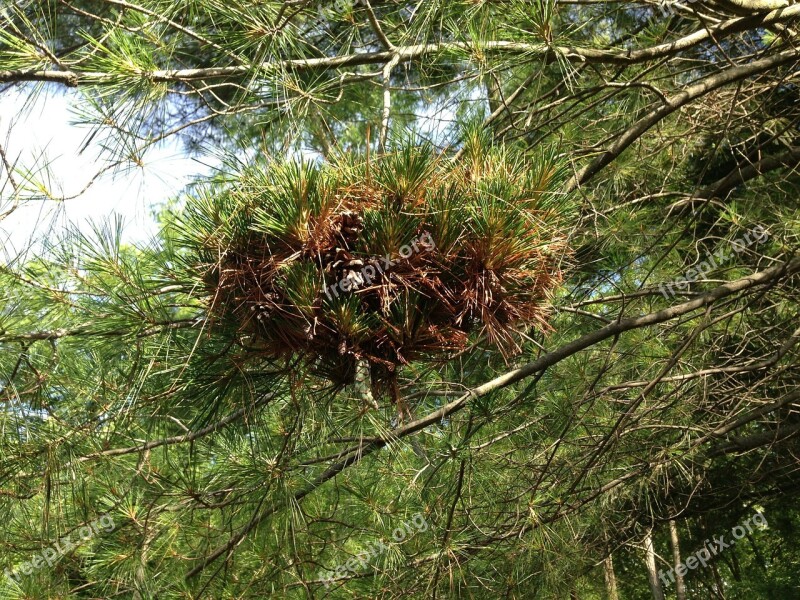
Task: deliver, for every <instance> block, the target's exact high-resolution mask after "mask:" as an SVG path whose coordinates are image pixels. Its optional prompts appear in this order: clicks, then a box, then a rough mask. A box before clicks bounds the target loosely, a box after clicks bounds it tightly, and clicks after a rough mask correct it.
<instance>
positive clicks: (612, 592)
mask: <svg viewBox="0 0 800 600" xmlns="http://www.w3.org/2000/svg"><path fill="white" fill-rule="evenodd" d="M603 573H604V575H605V580H606V591H607V592H608V600H619V593H618V592H617V576H616V575H615V574H614V559H613V558H611V554H609V555H608V556H606V558H605V560H603Z"/></svg>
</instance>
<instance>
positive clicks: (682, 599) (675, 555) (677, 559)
mask: <svg viewBox="0 0 800 600" xmlns="http://www.w3.org/2000/svg"><path fill="white" fill-rule="evenodd" d="M669 539H670V542H671V543H672V566H673V567H674V568H675V595H676V596H677V598H678V600H686V586H685V585H684V583H683V575H681V571H680V570H679V569H678V566H679V565H680V564H681V547H680V543H679V540H678V525H677V524H676V523H675V521H674V520H672V519H670V522H669Z"/></svg>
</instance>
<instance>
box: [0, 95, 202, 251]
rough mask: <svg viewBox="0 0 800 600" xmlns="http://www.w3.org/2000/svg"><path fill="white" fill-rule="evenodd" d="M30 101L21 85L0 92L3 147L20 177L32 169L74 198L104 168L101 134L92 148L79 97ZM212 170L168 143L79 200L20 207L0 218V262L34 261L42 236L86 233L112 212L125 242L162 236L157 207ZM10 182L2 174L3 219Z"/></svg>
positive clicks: (3, 172)
mask: <svg viewBox="0 0 800 600" xmlns="http://www.w3.org/2000/svg"><path fill="white" fill-rule="evenodd" d="M27 96H28V90H26V89H24V88H19V89H13V88H12V89H6V90H5V91H2V92H0V146H1V147H2V148H3V150H4V152H5V154H6V156H7V157H8V159H9V160H10V161H11V162H12V163H15V164H16V165H17V169H18V170H20V171H19V172H17V173H15V179H16V180H17V182H18V183H21V182H24V180H25V174H24V172H22V171H21V170H22V169H32V170H35V171H36V172H37V173H38V176H37V179H39V180H40V181H45V182H47V184H46V185H47V186H48V188H49V189H50V193H51V194H52V195H56V196H58V197H69V196H74V195H76V194H78V193H79V192H80V191H81V190H82V189H83V188H84V187H85V186H86V185H87V184H88V183H89V182H90V181H91V180H92V178H93V177H94V176H95V175H96V174H97V173H98V171H100V170H101V169H102V168H103V166H104V163H103V162H102V161H101V160H99V156H100V153H101V147H100V144H99V141H98V139H97V137H96V138H95V139H93V140H92V141H90V142H89V143H88V144H87V139H88V136H89V134H90V133H91V130H90V129H89V128H88V127H85V126H79V125H76V124H74V122H75V120H76V119H77V117H76V114H75V112H74V110H73V107H74V106H75V104H76V103H77V102H79V101H80V96H79V95H78V94H77V93H75V92H73V93H68V94H47V93H41V94H38V98H37V100H36V102H35V103H33V104H31V105H27V106H26V103H25V100H26V98H27ZM98 137H99V136H98ZM84 146H85V147H84ZM209 171H210V167H209V166H208V165H207V164H203V163H202V162H200V161H198V160H196V159H193V158H191V157H189V156H187V155H186V154H185V152H184V151H183V146H182V144H181V143H180V141H179V140H177V139H170V140H167V141H166V142H164V143H163V144H161V145H160V146H156V147H154V148H151V149H150V150H148V152H147V153H146V154H145V157H144V161H143V166H142V167H138V166H137V167H132V168H130V169H128V170H125V171H120V172H117V173H112V172H108V173H105V174H104V175H102V176H101V177H99V178H98V179H97V180H96V181H95V182H94V183H93V184H92V185H91V186H90V187H89V188H88V189H87V190H86V191H85V192H84V193H83V194H80V195H79V196H78V197H76V198H72V199H67V200H65V201H54V200H45V201H33V202H28V203H26V204H24V205H22V206H20V207H19V208H18V209H17V210H15V211H14V212H13V213H12V214H10V215H9V216H7V217H6V218H5V219H3V220H1V221H0V244H2V248H3V252H2V253H1V254H0V262H8V261H9V260H11V259H12V258H13V257H15V256H18V255H20V254H26V255H27V256H30V255H31V250H33V251H34V252H35V251H36V249H37V248H40V247H41V246H40V243H41V241H42V240H43V239H50V240H52V239H56V238H57V237H58V236H59V235H60V234H62V233H63V232H65V230H66V229H67V228H68V227H71V226H74V227H79V228H81V229H85V228H86V227H87V225H88V224H89V222H90V221H95V222H102V221H103V220H104V219H109V218H111V217H112V216H113V215H115V214H116V215H119V216H121V217H122V219H123V223H124V230H123V239H124V240H125V241H126V242H131V243H146V242H147V241H148V240H149V239H150V238H151V237H152V236H153V235H154V234H155V233H156V232H157V225H156V221H155V218H154V217H153V214H152V211H153V209H154V207H157V206H158V205H159V204H160V203H163V202H165V201H167V200H169V199H170V198H172V197H174V196H176V195H177V194H179V192H180V191H181V189H182V188H183V187H184V186H185V185H186V184H187V183H188V182H189V181H190V180H191V179H193V178H194V177H196V176H199V175H203V174H206V173H208V172H209ZM7 177H8V174H7V173H6V170H5V169H4V168H3V169H0V214H2V213H3V212H5V211H6V210H8V208H9V207H10V195H11V194H10V192H11V187H10V186H9V185H8V179H7Z"/></svg>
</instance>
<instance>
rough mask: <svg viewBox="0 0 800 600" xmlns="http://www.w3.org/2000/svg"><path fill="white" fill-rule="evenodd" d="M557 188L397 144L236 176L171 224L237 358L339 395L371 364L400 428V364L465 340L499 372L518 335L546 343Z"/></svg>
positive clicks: (512, 166) (530, 162)
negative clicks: (240, 350) (299, 372)
mask: <svg viewBox="0 0 800 600" xmlns="http://www.w3.org/2000/svg"><path fill="white" fill-rule="evenodd" d="M564 176H565V172H564V168H563V167H562V166H560V164H559V161H558V160H557V158H556V156H555V155H554V154H552V153H551V154H546V153H540V154H538V155H536V156H533V157H531V156H521V155H515V154H514V153H513V152H511V151H510V150H508V149H506V148H504V147H502V146H489V147H486V145H485V144H483V143H481V140H480V139H479V138H477V137H475V138H473V139H471V140H470V141H469V142H468V143H467V146H466V152H464V153H463V154H462V157H461V159H460V160H459V161H458V163H457V164H453V161H452V160H451V159H449V158H447V157H445V156H444V155H439V154H436V153H435V152H434V150H433V149H432V148H431V147H430V146H428V145H425V144H422V145H414V144H412V143H404V144H403V145H402V146H401V147H399V148H398V149H396V150H394V151H390V152H387V153H385V154H382V155H379V156H376V157H373V158H372V159H370V158H369V157H363V158H361V157H354V156H347V155H342V156H339V157H338V158H337V159H335V160H334V161H332V162H330V163H326V164H317V163H312V162H269V163H267V164H259V165H252V166H248V167H246V168H245V169H243V170H242V172H241V173H240V174H239V175H238V177H237V179H236V180H235V182H234V183H233V184H228V185H225V186H210V187H208V188H206V189H205V190H204V191H202V192H199V193H197V194H196V195H194V196H193V197H192V198H190V199H189V200H188V202H187V206H186V209H185V211H184V213H183V214H182V216H181V217H180V220H179V221H178V225H179V227H180V234H181V237H183V241H184V243H186V244H187V247H188V248H189V249H190V255H189V260H190V261H191V262H192V265H193V268H194V269H195V272H196V273H198V276H199V278H200V280H201V281H202V284H203V286H205V289H206V291H207V293H208V297H209V310H210V313H211V315H212V317H213V322H214V325H213V326H214V327H219V328H226V330H227V331H230V330H232V331H234V332H235V335H236V336H237V340H238V342H239V343H241V345H242V346H243V347H244V348H246V350H247V355H248V356H252V357H261V358H269V359H285V360H293V359H301V360H303V361H305V362H306V363H307V364H308V365H309V366H311V367H312V368H313V370H314V371H315V372H316V373H317V374H318V375H320V376H322V377H324V378H325V379H327V380H329V381H331V382H332V383H334V384H335V385H336V386H343V385H347V384H351V383H353V382H354V381H355V379H356V375H357V371H359V365H368V366H369V374H370V383H371V388H372V394H373V395H374V396H375V397H385V396H386V395H388V396H389V398H390V399H391V401H392V402H393V403H395V404H396V405H397V409H398V411H399V415H398V416H399V419H400V420H403V419H404V418H405V417H407V416H409V414H408V411H407V408H406V406H405V404H404V403H403V401H402V399H401V397H400V393H399V391H398V382H397V380H398V370H399V369H401V368H402V366H403V365H406V364H408V363H410V362H412V361H416V360H422V359H424V360H441V361H446V360H447V359H448V357H450V356H452V355H453V353H456V352H458V351H461V350H463V349H465V348H466V347H467V346H468V345H469V344H471V343H474V342H475V340H476V339H480V340H483V342H484V343H485V344H487V345H492V346H495V347H496V348H498V349H499V350H500V351H501V352H502V353H503V355H504V356H506V357H510V356H512V355H513V354H515V353H516V352H518V351H519V349H520V346H519V341H520V333H521V332H523V331H524V330H525V329H527V328H537V329H540V330H547V329H548V324H547V317H548V306H549V299H550V297H551V295H552V293H553V292H554V290H555V289H556V288H557V287H558V286H559V284H560V283H561V281H562V269H563V261H564V258H565V256H566V255H567V252H568V248H567V239H566V235H565V233H564V231H565V222H566V218H567V217H568V216H569V208H568V201H567V199H566V198H564V197H563V196H562V195H561V194H560V192H559V189H560V187H561V183H562V182H563V180H564V178H565V177H564ZM409 249H410V251H409ZM231 328H232V329H231Z"/></svg>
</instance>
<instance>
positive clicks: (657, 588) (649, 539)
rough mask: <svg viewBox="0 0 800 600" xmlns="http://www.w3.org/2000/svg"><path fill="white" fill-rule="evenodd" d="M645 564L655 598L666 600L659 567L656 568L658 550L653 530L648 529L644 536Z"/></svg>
mask: <svg viewBox="0 0 800 600" xmlns="http://www.w3.org/2000/svg"><path fill="white" fill-rule="evenodd" d="M644 550H645V564H646V565H647V579H648V580H649V581H650V591H651V592H653V600H664V591H663V590H662V589H661V582H660V581H659V580H658V569H656V551H655V548H654V546H653V530H652V529H648V530H647V534H645V536H644Z"/></svg>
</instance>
